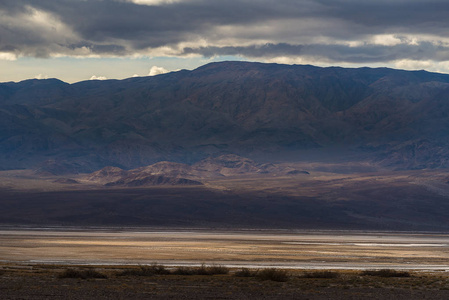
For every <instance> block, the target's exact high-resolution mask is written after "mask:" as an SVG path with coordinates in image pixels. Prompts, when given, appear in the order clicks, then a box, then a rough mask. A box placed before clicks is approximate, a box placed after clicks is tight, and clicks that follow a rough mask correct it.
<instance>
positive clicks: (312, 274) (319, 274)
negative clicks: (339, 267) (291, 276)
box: [302, 271, 340, 278]
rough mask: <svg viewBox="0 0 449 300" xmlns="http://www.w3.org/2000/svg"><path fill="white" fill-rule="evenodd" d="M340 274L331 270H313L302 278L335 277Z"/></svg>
mask: <svg viewBox="0 0 449 300" xmlns="http://www.w3.org/2000/svg"><path fill="white" fill-rule="evenodd" d="M338 276H340V274H339V273H337V272H332V271H315V272H307V273H305V274H304V275H303V276H302V277H303V278H337V277H338Z"/></svg>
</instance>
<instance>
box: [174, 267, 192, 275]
mask: <svg viewBox="0 0 449 300" xmlns="http://www.w3.org/2000/svg"><path fill="white" fill-rule="evenodd" d="M171 273H172V274H173V275H195V274H196V269H195V268H191V267H177V268H176V269H175V270H173V271H172V272H171Z"/></svg>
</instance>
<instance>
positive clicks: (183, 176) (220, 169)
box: [82, 154, 308, 187]
mask: <svg viewBox="0 0 449 300" xmlns="http://www.w3.org/2000/svg"><path fill="white" fill-rule="evenodd" d="M258 174H270V175H276V176H277V175H297V174H308V172H307V171H304V170H297V169H295V168H292V167H290V166H281V165H276V164H261V163H256V162H255V161H253V160H251V159H248V158H245V157H240V156H238V155H233V154H227V155H221V156H218V157H209V158H207V159H204V160H201V161H199V162H197V163H195V164H193V165H187V164H182V163H173V162H168V161H163V162H158V163H155V164H152V165H149V166H146V167H141V168H137V169H133V170H129V171H126V170H123V169H120V168H117V167H110V166H108V167H105V168H103V169H101V170H98V171H95V172H93V173H91V174H88V175H86V176H84V177H82V179H83V180H84V181H86V182H88V183H89V182H90V183H96V184H101V185H104V186H117V187H139V186H156V185H202V182H201V180H202V179H208V178H221V177H232V176H237V177H238V176H254V175H258Z"/></svg>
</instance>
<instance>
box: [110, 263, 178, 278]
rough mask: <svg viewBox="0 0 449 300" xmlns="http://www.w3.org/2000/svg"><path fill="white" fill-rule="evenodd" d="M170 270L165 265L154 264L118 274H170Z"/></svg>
mask: <svg viewBox="0 0 449 300" xmlns="http://www.w3.org/2000/svg"><path fill="white" fill-rule="evenodd" d="M168 274H170V271H169V270H167V269H166V268H165V267H164V266H162V265H158V264H153V265H151V266H140V267H139V268H138V269H128V270H124V271H121V272H120V273H118V274H117V275H118V276H153V275H168Z"/></svg>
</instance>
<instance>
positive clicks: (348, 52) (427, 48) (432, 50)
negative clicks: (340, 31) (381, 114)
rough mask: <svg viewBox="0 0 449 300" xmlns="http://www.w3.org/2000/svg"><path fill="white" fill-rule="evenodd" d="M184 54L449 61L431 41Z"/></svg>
mask: <svg viewBox="0 0 449 300" xmlns="http://www.w3.org/2000/svg"><path fill="white" fill-rule="evenodd" d="M184 54H200V55H202V56H205V57H213V56H220V55H242V56H249V57H254V58H262V57H264V58H275V57H295V56H302V57H309V58H315V59H322V60H328V61H333V62H338V61H344V62H351V63H363V62H367V63H375V62H382V61H392V60H402V59H411V60H426V59H428V58H429V57H432V58H435V59H437V60H449V47H443V46H435V45H433V44H431V43H420V44H418V45H401V44H400V45H394V46H384V45H362V46H358V47H350V46H346V45H319V44H309V45H290V44H286V43H280V44H265V45H252V46H246V47H231V46H227V47H199V48H185V49H184Z"/></svg>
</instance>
